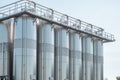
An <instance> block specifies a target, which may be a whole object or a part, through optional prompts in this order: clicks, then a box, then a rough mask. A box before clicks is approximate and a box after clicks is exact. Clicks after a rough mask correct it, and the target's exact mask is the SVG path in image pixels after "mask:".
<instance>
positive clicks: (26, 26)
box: [25, 16, 29, 80]
mask: <svg viewBox="0 0 120 80" xmlns="http://www.w3.org/2000/svg"><path fill="white" fill-rule="evenodd" d="M27 18H28V17H27V16H25V64H26V65H25V71H26V73H25V76H26V77H25V78H28V76H27V75H28V74H27V49H28V48H27V45H28V44H27V40H28V38H27V28H28V25H27V20H28V19H27ZM28 57H29V56H28ZM25 80H27V79H25Z"/></svg>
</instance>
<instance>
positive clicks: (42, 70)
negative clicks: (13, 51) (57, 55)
mask: <svg viewBox="0 0 120 80" xmlns="http://www.w3.org/2000/svg"><path fill="white" fill-rule="evenodd" d="M38 80H54V28H53V27H52V25H51V24H50V23H48V22H45V21H42V24H41V25H40V26H39V28H38Z"/></svg>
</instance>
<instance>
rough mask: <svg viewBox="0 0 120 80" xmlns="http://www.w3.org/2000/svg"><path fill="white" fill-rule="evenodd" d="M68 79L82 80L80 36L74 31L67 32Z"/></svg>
mask: <svg viewBox="0 0 120 80" xmlns="http://www.w3.org/2000/svg"><path fill="white" fill-rule="evenodd" d="M69 50H70V52H69V78H70V79H69V80H82V55H81V51H82V44H81V36H80V34H78V33H77V32H75V31H70V33H69Z"/></svg>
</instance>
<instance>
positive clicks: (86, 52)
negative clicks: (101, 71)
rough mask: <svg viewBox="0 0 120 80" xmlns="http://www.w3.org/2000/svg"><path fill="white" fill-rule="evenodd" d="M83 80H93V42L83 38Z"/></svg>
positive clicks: (90, 39) (88, 38)
mask: <svg viewBox="0 0 120 80" xmlns="http://www.w3.org/2000/svg"><path fill="white" fill-rule="evenodd" d="M83 67H84V69H83V80H93V40H92V38H90V37H84V38H83Z"/></svg>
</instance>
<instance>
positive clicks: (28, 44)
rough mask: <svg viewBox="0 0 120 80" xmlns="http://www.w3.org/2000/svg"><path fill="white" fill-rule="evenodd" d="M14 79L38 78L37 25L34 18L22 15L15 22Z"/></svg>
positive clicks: (32, 79) (30, 79)
mask: <svg viewBox="0 0 120 80" xmlns="http://www.w3.org/2000/svg"><path fill="white" fill-rule="evenodd" d="M13 39H14V49H13V50H14V63H13V79H14V80H36V44H37V41H36V25H35V21H34V18H32V17H30V16H28V15H22V16H20V17H17V18H15V22H14V38H13Z"/></svg>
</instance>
